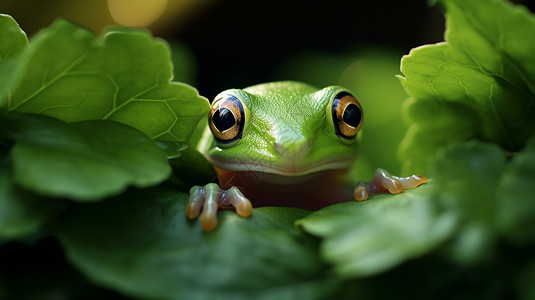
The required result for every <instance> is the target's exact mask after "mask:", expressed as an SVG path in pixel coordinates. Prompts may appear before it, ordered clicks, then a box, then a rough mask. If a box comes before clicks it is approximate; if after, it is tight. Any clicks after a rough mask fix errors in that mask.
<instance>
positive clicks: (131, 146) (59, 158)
mask: <svg viewBox="0 0 535 300" xmlns="http://www.w3.org/2000/svg"><path fill="white" fill-rule="evenodd" d="M0 125H1V128H0V135H3V136H7V137H8V138H11V139H14V140H16V143H15V145H14V146H13V148H12V151H11V153H12V159H13V168H14V176H15V179H16V181H17V182H18V183H20V184H21V185H23V186H24V187H26V188H29V189H31V190H33V191H36V192H39V193H42V194H46V195H51V196H65V197H72V198H74V199H76V200H81V201H90V200H97V199H100V198H102V197H105V196H107V195H110V194H116V193H119V192H120V191H122V190H124V189H125V188H126V187H127V186H128V185H135V186H139V187H145V186H150V185H154V184H157V183H159V182H161V181H163V180H165V179H166V178H167V177H168V176H169V174H170V171H171V169H170V167H169V164H168V163H167V157H166V155H165V153H164V152H163V151H161V150H160V149H159V148H158V147H157V146H156V145H155V144H154V142H153V141H152V140H151V139H149V138H148V137H147V136H146V135H144V134H143V133H141V132H140V131H138V130H137V129H135V128H132V127H129V126H126V125H123V124H120V123H116V122H112V121H105V120H92V121H81V122H76V123H72V124H68V123H65V122H63V121H60V120H57V119H54V118H51V117H47V116H42V115H28V114H15V113H6V114H4V115H3V116H2V118H0Z"/></svg>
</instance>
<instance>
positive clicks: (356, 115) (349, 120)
mask: <svg viewBox="0 0 535 300" xmlns="http://www.w3.org/2000/svg"><path fill="white" fill-rule="evenodd" d="M361 117H362V116H361V112H360V109H359V107H358V106H356V105H355V104H353V103H350V104H348V105H347V106H346V109H345V110H344V115H343V116H342V120H344V122H345V123H346V124H347V125H350V126H353V127H358V126H359V123H360V118H361Z"/></svg>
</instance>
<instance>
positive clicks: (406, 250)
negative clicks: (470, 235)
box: [298, 184, 457, 278]
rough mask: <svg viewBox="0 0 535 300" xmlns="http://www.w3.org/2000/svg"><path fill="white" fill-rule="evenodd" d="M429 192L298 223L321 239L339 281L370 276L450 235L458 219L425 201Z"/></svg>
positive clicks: (376, 200)
mask: <svg viewBox="0 0 535 300" xmlns="http://www.w3.org/2000/svg"><path fill="white" fill-rule="evenodd" d="M433 188H436V186H435V185H432V184H428V185H426V186H423V187H421V188H418V189H414V190H409V191H406V192H404V193H402V194H399V195H395V196H376V197H373V198H371V199H370V200H368V201H365V202H346V203H342V204H338V205H333V206H329V207H327V208H324V209H322V210H319V211H317V212H315V213H312V214H310V215H309V216H307V217H305V218H304V219H302V220H299V221H298V224H299V225H302V226H303V228H304V229H305V230H306V231H308V232H310V233H312V234H314V235H317V236H320V237H322V238H323V239H324V242H323V244H322V248H321V254H322V256H323V257H324V258H325V259H326V260H327V261H329V262H331V263H333V264H334V265H335V271H336V272H337V273H338V274H339V275H340V276H342V277H346V278H347V277H355V276H368V275H374V274H377V273H380V272H383V271H385V270H388V269H391V268H393V267H394V266H396V265H398V264H400V263H402V262H403V261H406V260H408V259H411V258H414V257H418V256H421V255H423V254H425V253H427V252H429V251H431V250H432V249H434V248H435V247H437V245H439V244H440V243H442V242H443V241H444V240H445V239H446V238H448V237H449V236H450V235H451V234H452V232H453V230H454V228H455V225H456V221H457V219H456V215H455V214H454V213H450V212H442V211H441V209H440V206H439V205H437V203H436V202H435V201H433V199H432V198H431V197H429V194H430V191H432V190H433Z"/></svg>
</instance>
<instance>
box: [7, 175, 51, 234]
mask: <svg viewBox="0 0 535 300" xmlns="http://www.w3.org/2000/svg"><path fill="white" fill-rule="evenodd" d="M1 167H2V168H1V169H0V241H1V240H3V239H13V238H20V237H24V236H26V235H29V234H31V233H33V232H35V231H37V230H38V229H39V228H40V227H41V226H42V225H43V224H44V223H45V222H46V221H47V220H48V219H49V218H50V217H51V215H52V214H53V213H54V211H55V210H56V209H58V208H61V202H58V201H57V200H52V199H41V198H39V197H37V196H35V195H34V194H32V193H29V192H27V191H25V190H23V189H21V188H20V187H18V186H16V185H15V182H14V181H13V178H12V174H11V172H10V171H9V169H8V167H7V166H5V165H4V164H2V165H1Z"/></svg>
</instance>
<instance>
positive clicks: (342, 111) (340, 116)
mask: <svg viewBox="0 0 535 300" xmlns="http://www.w3.org/2000/svg"><path fill="white" fill-rule="evenodd" d="M332 115H333V122H334V130H335V131H336V134H337V135H338V136H340V137H342V138H346V139H352V138H354V137H355V136H356V135H357V133H358V132H359V130H360V126H361V125H362V108H361V107H360V103H359V102H358V101H357V99H355V97H353V95H351V94H350V93H348V92H340V93H338V94H337V95H336V97H335V98H334V100H333V106H332Z"/></svg>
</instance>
